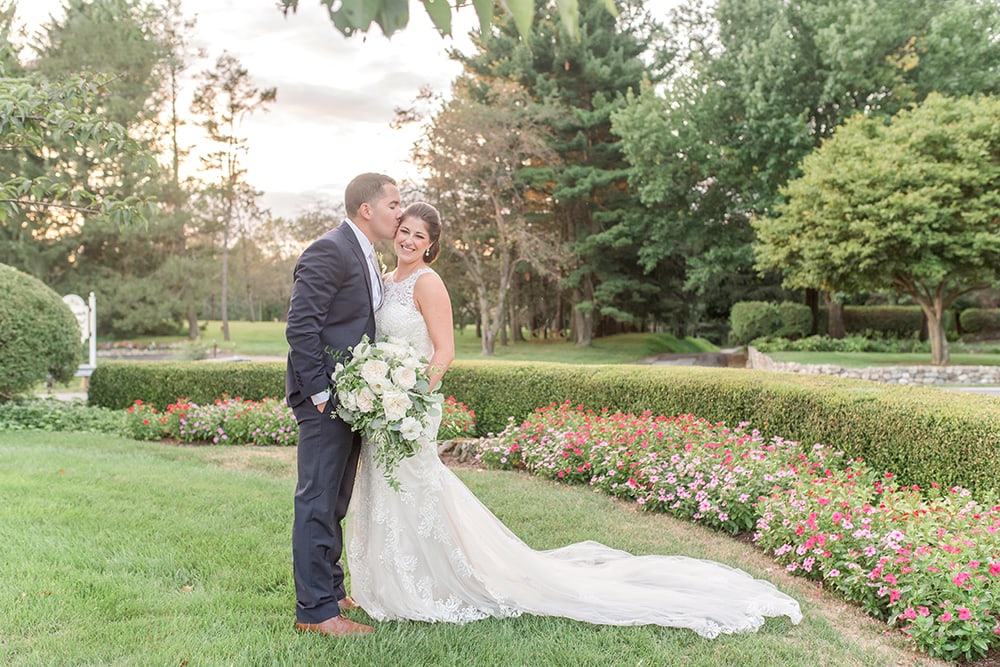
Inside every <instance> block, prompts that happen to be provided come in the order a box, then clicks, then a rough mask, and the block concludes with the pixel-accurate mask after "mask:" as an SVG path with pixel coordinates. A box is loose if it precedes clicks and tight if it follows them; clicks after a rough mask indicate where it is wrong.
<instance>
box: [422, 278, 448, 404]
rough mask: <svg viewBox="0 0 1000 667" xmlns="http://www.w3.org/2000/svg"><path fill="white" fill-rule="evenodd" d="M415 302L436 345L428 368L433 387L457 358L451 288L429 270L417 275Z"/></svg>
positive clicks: (433, 343) (432, 341) (432, 342)
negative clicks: (449, 292) (449, 290)
mask: <svg viewBox="0 0 1000 667" xmlns="http://www.w3.org/2000/svg"><path fill="white" fill-rule="evenodd" d="M413 302H414V304H415V305H416V306H417V309H418V310H419V311H420V314H421V315H423V316H424V323H425V324H426V325H427V332H428V333H429V334H430V336H431V344H432V345H433V346H434V356H432V357H431V359H430V364H429V365H428V367H427V374H428V375H429V376H430V379H431V388H434V387H437V385H438V383H439V382H441V377H442V376H443V375H444V372H445V371H446V370H448V366H450V365H451V362H452V361H453V360H454V359H455V328H454V326H453V325H452V316H451V297H450V296H448V288H446V287H445V286H444V281H443V280H441V276H439V275H438V274H436V273H431V272H428V273H425V274H424V275H422V276H420V277H419V278H417V284H416V285H414V286H413Z"/></svg>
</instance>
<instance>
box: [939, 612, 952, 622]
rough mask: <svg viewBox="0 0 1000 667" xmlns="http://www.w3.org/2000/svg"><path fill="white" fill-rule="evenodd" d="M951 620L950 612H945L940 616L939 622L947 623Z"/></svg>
mask: <svg viewBox="0 0 1000 667" xmlns="http://www.w3.org/2000/svg"><path fill="white" fill-rule="evenodd" d="M951 618H952V616H951V612H950V611H946V612H945V613H943V614H941V622H942V623H947V622H948V621H950V620H951Z"/></svg>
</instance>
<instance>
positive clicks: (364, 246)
mask: <svg viewBox="0 0 1000 667" xmlns="http://www.w3.org/2000/svg"><path fill="white" fill-rule="evenodd" d="M344 222H345V223H346V224H347V226H348V227H350V228H351V231H353V232H354V235H355V236H357V237H358V243H360V244H361V251H362V252H363V253H364V255H365V257H367V256H368V255H369V254H371V253H374V252H375V246H374V245H373V244H372V242H371V241H369V240H368V237H367V236H365V234H364V232H362V231H361V230H360V229H358V226H357V225H356V224H354V223H353V222H352V221H351V219H350V218H344Z"/></svg>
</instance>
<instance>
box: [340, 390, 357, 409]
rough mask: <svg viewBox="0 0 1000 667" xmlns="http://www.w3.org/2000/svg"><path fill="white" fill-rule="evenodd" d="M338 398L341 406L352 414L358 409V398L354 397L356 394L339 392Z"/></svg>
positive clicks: (344, 391)
mask: <svg viewBox="0 0 1000 667" xmlns="http://www.w3.org/2000/svg"><path fill="white" fill-rule="evenodd" d="M337 398H339V399H340V404H341V405H343V406H344V407H345V408H346V409H348V410H350V411H351V412H354V411H355V410H357V409H358V398H357V396H355V395H354V392H350V391H347V390H341V391H338V392H337Z"/></svg>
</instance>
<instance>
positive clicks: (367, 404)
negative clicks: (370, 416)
mask: <svg viewBox="0 0 1000 667" xmlns="http://www.w3.org/2000/svg"><path fill="white" fill-rule="evenodd" d="M357 404H358V410H360V411H361V412H371V411H372V409H373V408H374V407H375V393H374V392H373V391H372V390H371V389H369V388H368V387H362V388H361V391H359V392H358V397H357Z"/></svg>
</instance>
